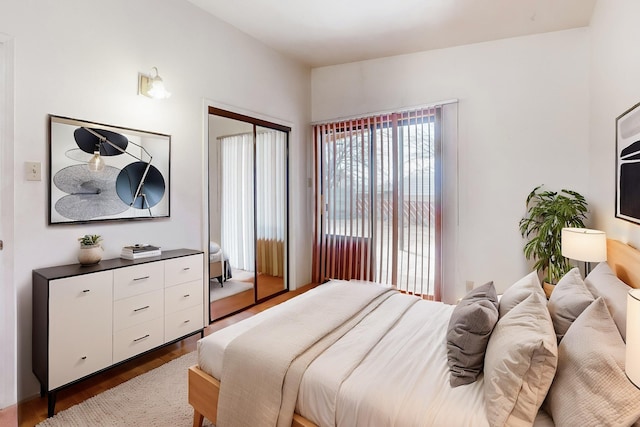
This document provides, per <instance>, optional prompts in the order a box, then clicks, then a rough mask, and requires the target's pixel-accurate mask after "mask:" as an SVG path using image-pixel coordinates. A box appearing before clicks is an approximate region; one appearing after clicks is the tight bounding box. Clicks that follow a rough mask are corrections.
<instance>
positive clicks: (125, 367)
mask: <svg viewBox="0 0 640 427" xmlns="http://www.w3.org/2000/svg"><path fill="white" fill-rule="evenodd" d="M315 286H316V285H314V284H309V285H306V286H303V287H301V288H299V289H297V290H295V291H291V292H287V293H285V294H282V295H278V296H277V297H274V298H272V299H270V300H268V301H265V302H263V303H260V304H258V305H255V306H253V307H251V308H248V309H247V310H244V311H242V312H240V313H238V314H235V315H233V316H230V317H227V318H225V319H222V320H218V321H216V322H213V323H212V324H211V325H209V326H207V327H206V328H205V335H209V334H210V333H212V332H214V331H217V330H219V329H222V328H224V327H225V326H228V325H231V324H233V323H236V322H238V321H240V320H242V319H246V318H247V317H251V316H253V315H254V314H256V313H259V312H261V311H263V310H266V309H267V308H270V307H273V306H275V305H277V304H280V303H281V302H283V301H286V300H288V299H290V298H293V297H294V296H296V295H298V294H301V293H303V292H306V291H308V290H309V289H311V288H313V287H315ZM199 338H200V335H195V336H193V337H189V338H186V339H184V340H182V341H180V342H178V343H175V344H172V345H170V346H167V347H164V348H161V349H158V350H155V351H152V352H150V353H148V354H146V355H144V356H140V357H138V358H136V359H134V360H132V361H129V362H126V363H123V364H122V365H119V366H117V367H114V368H112V369H110V370H108V371H106V372H103V373H101V374H98V375H96V376H94V377H91V378H89V379H87V380H85V381H82V382H80V383H78V384H75V385H72V386H70V387H68V388H65V389H62V390H60V391H59V392H58V397H57V403H56V413H57V412H58V411H61V410H63V409H67V408H69V407H71V406H73V405H76V404H78V403H80V402H82V401H84V400H86V399H89V398H90V397H93V396H95V395H96V394H99V393H102V392H103V391H105V390H108V389H110V388H113V387H115V386H117V385H118V384H121V383H123V382H125V381H127V380H130V379H131V378H133V377H136V376H138V375H140V374H143V373H145V372H147V371H150V370H152V369H154V368H157V367H158V366H161V365H163V364H165V363H167V362H169V361H171V360H173V359H177V358H178V357H180V356H182V355H184V354H187V353H190V352H192V351H194V350H195V349H196V342H197V341H198V339H199ZM46 417H47V398H46V397H44V398H40V397H37V398H34V399H31V400H29V401H26V402H23V403H20V404H19V405H18V424H19V426H20V427H23V426H24V427H31V426H34V425H36V424H38V423H39V422H41V421H43V420H45V419H46Z"/></svg>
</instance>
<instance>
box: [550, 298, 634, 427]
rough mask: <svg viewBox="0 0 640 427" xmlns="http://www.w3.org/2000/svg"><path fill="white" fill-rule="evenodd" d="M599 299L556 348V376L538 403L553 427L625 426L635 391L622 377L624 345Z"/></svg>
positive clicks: (631, 419)
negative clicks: (545, 397) (551, 418)
mask: <svg viewBox="0 0 640 427" xmlns="http://www.w3.org/2000/svg"><path fill="white" fill-rule="evenodd" d="M617 331H618V328H617V326H616V324H615V322H614V321H613V319H612V318H611V315H610V314H609V310H608V309H607V305H606V303H605V301H604V300H603V299H602V298H598V299H596V300H595V301H594V302H593V303H592V304H591V305H590V306H589V307H587V308H586V309H585V310H584V312H583V313H582V314H581V315H580V316H579V317H578V318H577V319H576V321H575V322H573V325H571V327H570V328H569V330H568V331H567V334H566V335H565V336H564V338H563V340H562V342H560V346H559V347H558V370H557V373H556V378H555V379H554V381H553V385H552V386H551V389H550V390H549V393H548V395H547V399H546V401H545V403H544V407H545V410H546V411H547V412H548V413H549V414H550V415H551V416H552V417H553V421H554V422H555V424H556V427H563V426H571V427H573V426H605V425H606V426H614V425H615V426H629V425H631V424H632V423H634V422H635V421H637V420H638V419H639V418H640V405H639V404H638V402H640V390H638V389H637V388H636V387H635V386H634V385H633V384H632V383H631V382H630V381H629V380H628V379H627V377H626V375H625V372H624V363H625V344H624V342H623V341H622V337H621V336H620V335H619V334H618V333H617Z"/></svg>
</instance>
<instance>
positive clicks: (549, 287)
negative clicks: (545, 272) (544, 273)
mask: <svg viewBox="0 0 640 427" xmlns="http://www.w3.org/2000/svg"><path fill="white" fill-rule="evenodd" d="M555 287H556V285H552V284H551V283H547V282H542V289H544V294H545V295H546V296H547V299H549V297H551V293H552V292H553V290H554V289H555Z"/></svg>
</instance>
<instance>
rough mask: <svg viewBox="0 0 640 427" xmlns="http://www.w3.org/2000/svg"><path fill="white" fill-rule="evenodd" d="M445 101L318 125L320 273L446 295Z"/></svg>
mask: <svg viewBox="0 0 640 427" xmlns="http://www.w3.org/2000/svg"><path fill="white" fill-rule="evenodd" d="M440 122H441V108H440V107H439V106H434V107H429V108H421V109H417V110H412V111H404V112H397V113H388V114H382V115H376V116H372V117H366V118H359V119H353V120H342V121H337V122H333V123H325V124H318V125H315V126H314V130H313V133H314V145H315V147H314V148H315V149H314V152H315V155H314V164H315V175H316V176H315V178H316V179H315V194H316V198H315V218H314V227H315V232H314V263H313V275H314V280H315V281H317V282H321V281H324V280H326V279H330V278H334V279H346V280H348V279H361V280H369V281H375V282H379V283H385V284H390V285H394V286H396V287H397V288H398V289H400V290H402V291H404V292H407V293H411V294H415V295H419V296H421V297H423V298H429V299H436V300H439V299H440V286H441V285H440V252H441V249H440V247H441V245H440V228H441V227H440V200H441V194H440V193H441V180H440V166H441V162H440V159H439V157H440V155H441V154H440V153H441V151H440V150H441V148H440V147H441V137H440Z"/></svg>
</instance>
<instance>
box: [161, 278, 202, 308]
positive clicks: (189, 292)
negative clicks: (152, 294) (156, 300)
mask: <svg viewBox="0 0 640 427" xmlns="http://www.w3.org/2000/svg"><path fill="white" fill-rule="evenodd" d="M202 292H203V291H202V280H196V281H194V282H189V283H183V284H181V285H176V286H172V287H170V288H167V289H165V291H164V312H165V314H169V313H175V312H176V311H180V310H184V309H185V308H189V307H193V306H194V305H202Z"/></svg>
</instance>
